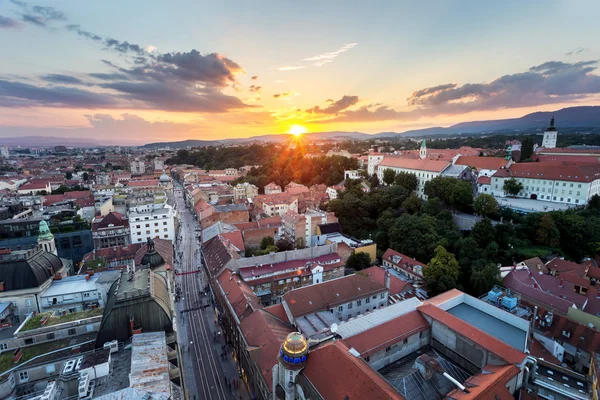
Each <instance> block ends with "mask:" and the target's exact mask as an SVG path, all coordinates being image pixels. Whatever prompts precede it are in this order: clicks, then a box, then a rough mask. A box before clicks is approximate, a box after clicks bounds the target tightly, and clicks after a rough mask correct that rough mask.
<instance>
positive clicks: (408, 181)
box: [394, 172, 418, 192]
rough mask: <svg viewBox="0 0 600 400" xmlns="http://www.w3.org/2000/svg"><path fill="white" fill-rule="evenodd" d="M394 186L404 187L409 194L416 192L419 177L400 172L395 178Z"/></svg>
mask: <svg viewBox="0 0 600 400" xmlns="http://www.w3.org/2000/svg"><path fill="white" fill-rule="evenodd" d="M394 184H396V185H398V186H402V187H403V188H405V189H406V190H408V191H409V192H414V191H415V190H416V189H417V184H418V180H417V175H415V174H411V173H409V172H399V173H397V174H396V177H395V178H394Z"/></svg>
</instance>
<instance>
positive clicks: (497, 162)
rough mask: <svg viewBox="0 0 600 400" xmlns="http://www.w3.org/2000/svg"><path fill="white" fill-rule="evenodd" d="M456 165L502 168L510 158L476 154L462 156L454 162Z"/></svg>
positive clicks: (480, 168) (479, 168)
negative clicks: (478, 155) (477, 155)
mask: <svg viewBox="0 0 600 400" xmlns="http://www.w3.org/2000/svg"><path fill="white" fill-rule="evenodd" d="M454 164H456V165H466V166H469V167H475V168H477V169H478V170H482V169H492V170H494V169H500V168H502V167H506V164H508V160H505V159H504V158H502V157H476V156H460V157H458V159H457V160H456V162H455V163H454Z"/></svg>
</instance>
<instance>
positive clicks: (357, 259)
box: [346, 251, 371, 271]
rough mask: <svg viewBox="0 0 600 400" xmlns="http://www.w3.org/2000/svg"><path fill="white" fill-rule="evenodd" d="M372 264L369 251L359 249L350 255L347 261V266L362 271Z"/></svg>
mask: <svg viewBox="0 0 600 400" xmlns="http://www.w3.org/2000/svg"><path fill="white" fill-rule="evenodd" d="M370 266H371V256H370V255H369V254H368V253H365V252H362V251H358V252H354V253H352V254H351V255H350V257H348V261H346V268H351V269H354V270H355V271H360V270H363V269H365V268H369V267H370Z"/></svg>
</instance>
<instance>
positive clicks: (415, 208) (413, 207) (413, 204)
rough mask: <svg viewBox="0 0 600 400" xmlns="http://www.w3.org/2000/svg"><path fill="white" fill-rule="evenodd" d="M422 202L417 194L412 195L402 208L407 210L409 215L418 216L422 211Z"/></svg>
mask: <svg viewBox="0 0 600 400" xmlns="http://www.w3.org/2000/svg"><path fill="white" fill-rule="evenodd" d="M421 204H422V201H421V199H420V198H419V197H418V196H417V195H416V194H411V195H410V197H409V198H408V199H406V200H404V202H403V203H402V207H404V208H406V212H408V213H409V214H416V213H418V212H419V210H420V209H421Z"/></svg>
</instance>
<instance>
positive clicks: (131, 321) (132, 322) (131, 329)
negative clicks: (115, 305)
mask: <svg viewBox="0 0 600 400" xmlns="http://www.w3.org/2000/svg"><path fill="white" fill-rule="evenodd" d="M134 324H135V318H134V317H133V315H132V316H131V317H129V330H130V331H131V334H132V335H133V331H134V329H133V325H134Z"/></svg>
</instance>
